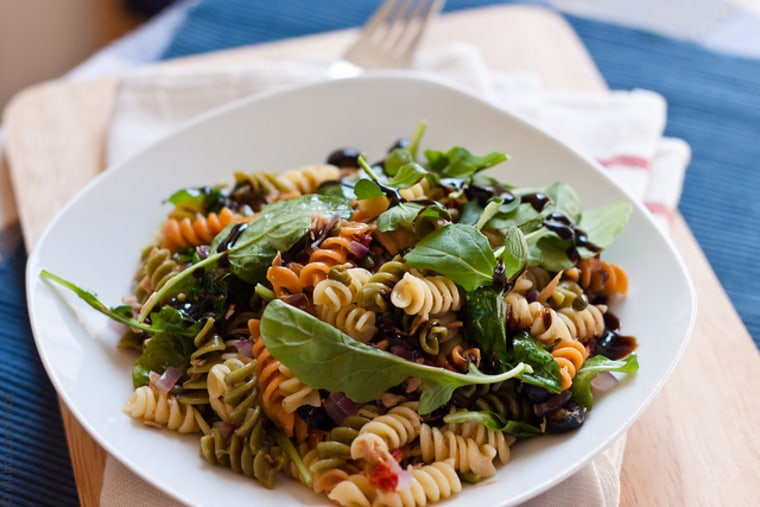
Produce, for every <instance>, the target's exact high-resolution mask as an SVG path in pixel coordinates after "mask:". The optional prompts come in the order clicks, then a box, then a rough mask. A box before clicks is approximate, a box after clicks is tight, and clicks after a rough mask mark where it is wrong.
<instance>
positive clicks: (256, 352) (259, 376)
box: [253, 338, 308, 441]
mask: <svg viewBox="0 0 760 507" xmlns="http://www.w3.org/2000/svg"><path fill="white" fill-rule="evenodd" d="M253 356H254V357H255V358H256V381H257V385H258V387H259V391H260V393H261V394H260V403H261V408H262V409H263V410H264V412H265V413H266V415H267V417H269V418H270V419H272V420H273V421H274V422H275V423H277V425H278V426H279V427H280V428H282V431H283V432H284V433H285V435H287V436H288V437H294V436H295V437H296V439H297V440H298V441H303V440H305V439H306V437H307V436H308V428H307V425H306V423H305V422H304V421H303V419H301V417H300V416H299V415H298V414H296V413H295V412H292V413H288V412H287V411H286V410H285V408H284V407H283V405H282V402H283V400H284V399H285V398H287V397H288V396H289V395H290V394H291V393H288V392H287V391H285V390H284V389H283V388H282V383H283V382H285V381H287V380H289V379H290V378H292V377H291V376H288V375H286V374H285V373H283V372H282V371H280V365H281V363H280V362H279V361H278V360H277V359H275V358H274V356H272V354H270V353H269V351H268V350H267V348H266V346H265V345H264V340H262V339H260V338H259V339H256V341H254V343H253Z"/></svg>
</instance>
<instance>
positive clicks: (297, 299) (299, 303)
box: [281, 294, 309, 310]
mask: <svg viewBox="0 0 760 507" xmlns="http://www.w3.org/2000/svg"><path fill="white" fill-rule="evenodd" d="M281 299H282V300H283V301H284V302H286V303H287V304H289V305H290V306H295V307H296V308H300V309H301V310H306V307H307V306H308V304H309V300H308V299H306V296H305V295H304V294H289V295H286V296H283V297H282V298H281Z"/></svg>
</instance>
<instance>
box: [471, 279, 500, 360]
mask: <svg viewBox="0 0 760 507" xmlns="http://www.w3.org/2000/svg"><path fill="white" fill-rule="evenodd" d="M465 308H466V314H467V319H466V320H465V326H464V333H465V337H466V338H467V339H468V340H469V341H470V342H472V343H475V344H477V345H478V347H480V349H481V350H482V351H483V352H484V353H485V354H488V355H490V356H493V357H495V358H496V359H497V360H498V361H499V362H500V363H501V364H506V363H507V362H508V358H507V331H506V327H505V325H504V323H505V322H506V321H507V303H506V301H505V299H504V292H503V290H502V289H500V288H496V287H493V286H490V287H481V288H480V289H477V290H474V291H472V292H468V293H467V295H466V299H465Z"/></svg>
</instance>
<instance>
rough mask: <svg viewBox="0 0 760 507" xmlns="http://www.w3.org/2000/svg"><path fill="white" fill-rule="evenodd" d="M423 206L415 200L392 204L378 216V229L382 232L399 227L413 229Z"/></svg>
mask: <svg viewBox="0 0 760 507" xmlns="http://www.w3.org/2000/svg"><path fill="white" fill-rule="evenodd" d="M421 210H422V206H421V205H419V204H415V203H413V202H402V203H399V204H397V205H396V206H391V207H390V208H388V209H387V210H385V211H383V212H382V213H381V214H380V216H378V217H377V230H378V231H380V232H388V231H395V230H397V229H410V230H411V229H413V226H414V221H415V220H416V219H417V215H418V214H419V212H420V211H421Z"/></svg>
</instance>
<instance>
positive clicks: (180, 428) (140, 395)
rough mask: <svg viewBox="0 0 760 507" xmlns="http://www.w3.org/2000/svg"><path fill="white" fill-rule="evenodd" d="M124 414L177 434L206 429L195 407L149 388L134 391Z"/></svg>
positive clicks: (125, 405) (139, 388) (206, 426)
mask: <svg viewBox="0 0 760 507" xmlns="http://www.w3.org/2000/svg"><path fill="white" fill-rule="evenodd" d="M124 412H126V413H127V414H129V415H130V416H132V417H134V418H135V419H142V421H143V422H145V423H146V424H151V425H156V426H161V427H165V428H166V429H168V430H171V431H177V432H179V433H197V432H199V431H201V430H204V429H205V430H207V429H208V425H207V424H206V422H205V421H204V420H203V418H202V417H201V415H200V414H199V413H198V411H197V410H196V409H195V407H193V406H192V405H185V404H183V403H180V402H179V400H177V398H176V397H175V396H174V395H172V394H168V393H164V392H160V391H158V390H156V389H154V388H152V387H151V386H140V387H138V388H137V389H135V390H134V392H133V393H132V395H131V396H130V397H129V399H128V400H127V402H126V403H125V404H124Z"/></svg>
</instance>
